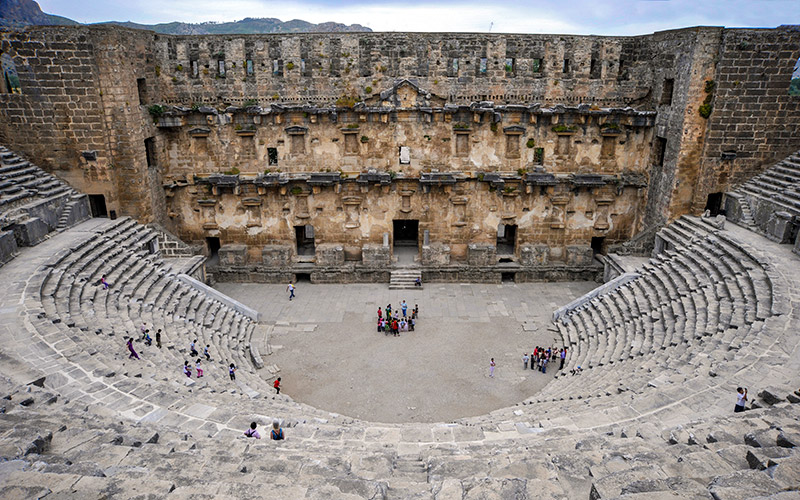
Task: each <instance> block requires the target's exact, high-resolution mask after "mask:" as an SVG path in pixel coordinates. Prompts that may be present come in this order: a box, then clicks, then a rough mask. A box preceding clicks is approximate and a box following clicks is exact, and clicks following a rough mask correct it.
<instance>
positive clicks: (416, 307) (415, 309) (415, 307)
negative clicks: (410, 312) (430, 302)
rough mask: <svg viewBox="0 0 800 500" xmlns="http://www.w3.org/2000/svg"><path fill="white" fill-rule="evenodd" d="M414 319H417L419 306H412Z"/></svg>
mask: <svg viewBox="0 0 800 500" xmlns="http://www.w3.org/2000/svg"><path fill="white" fill-rule="evenodd" d="M414 317H415V318H419V304H414Z"/></svg>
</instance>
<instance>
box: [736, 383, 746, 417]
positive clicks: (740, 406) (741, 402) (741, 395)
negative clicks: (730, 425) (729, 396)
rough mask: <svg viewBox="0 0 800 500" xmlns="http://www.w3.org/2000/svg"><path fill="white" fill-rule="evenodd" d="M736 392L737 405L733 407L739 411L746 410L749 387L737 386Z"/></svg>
mask: <svg viewBox="0 0 800 500" xmlns="http://www.w3.org/2000/svg"><path fill="white" fill-rule="evenodd" d="M736 392H737V395H736V406H735V407H734V408H733V412H734V413H739V412H742V411H744V407H745V405H746V404H747V389H742V388H741V387H737V388H736Z"/></svg>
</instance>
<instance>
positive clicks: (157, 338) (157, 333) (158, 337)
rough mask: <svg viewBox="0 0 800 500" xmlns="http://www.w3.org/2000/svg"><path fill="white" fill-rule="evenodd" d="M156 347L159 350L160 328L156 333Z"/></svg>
mask: <svg viewBox="0 0 800 500" xmlns="http://www.w3.org/2000/svg"><path fill="white" fill-rule="evenodd" d="M156 347H158V348H159V349H161V328H159V329H158V331H157V332H156Z"/></svg>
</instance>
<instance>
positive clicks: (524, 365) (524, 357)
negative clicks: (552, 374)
mask: <svg viewBox="0 0 800 500" xmlns="http://www.w3.org/2000/svg"><path fill="white" fill-rule="evenodd" d="M530 359H531V358H529V357H528V353H527V352H526V353H525V354H523V355H522V369H523V370H527V369H528V361H530Z"/></svg>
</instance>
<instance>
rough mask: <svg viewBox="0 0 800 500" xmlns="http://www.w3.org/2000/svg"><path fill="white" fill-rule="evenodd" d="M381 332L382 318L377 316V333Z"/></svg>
mask: <svg viewBox="0 0 800 500" xmlns="http://www.w3.org/2000/svg"><path fill="white" fill-rule="evenodd" d="M382 331H383V318H381V317H380V316H378V333H381V332H382Z"/></svg>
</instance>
